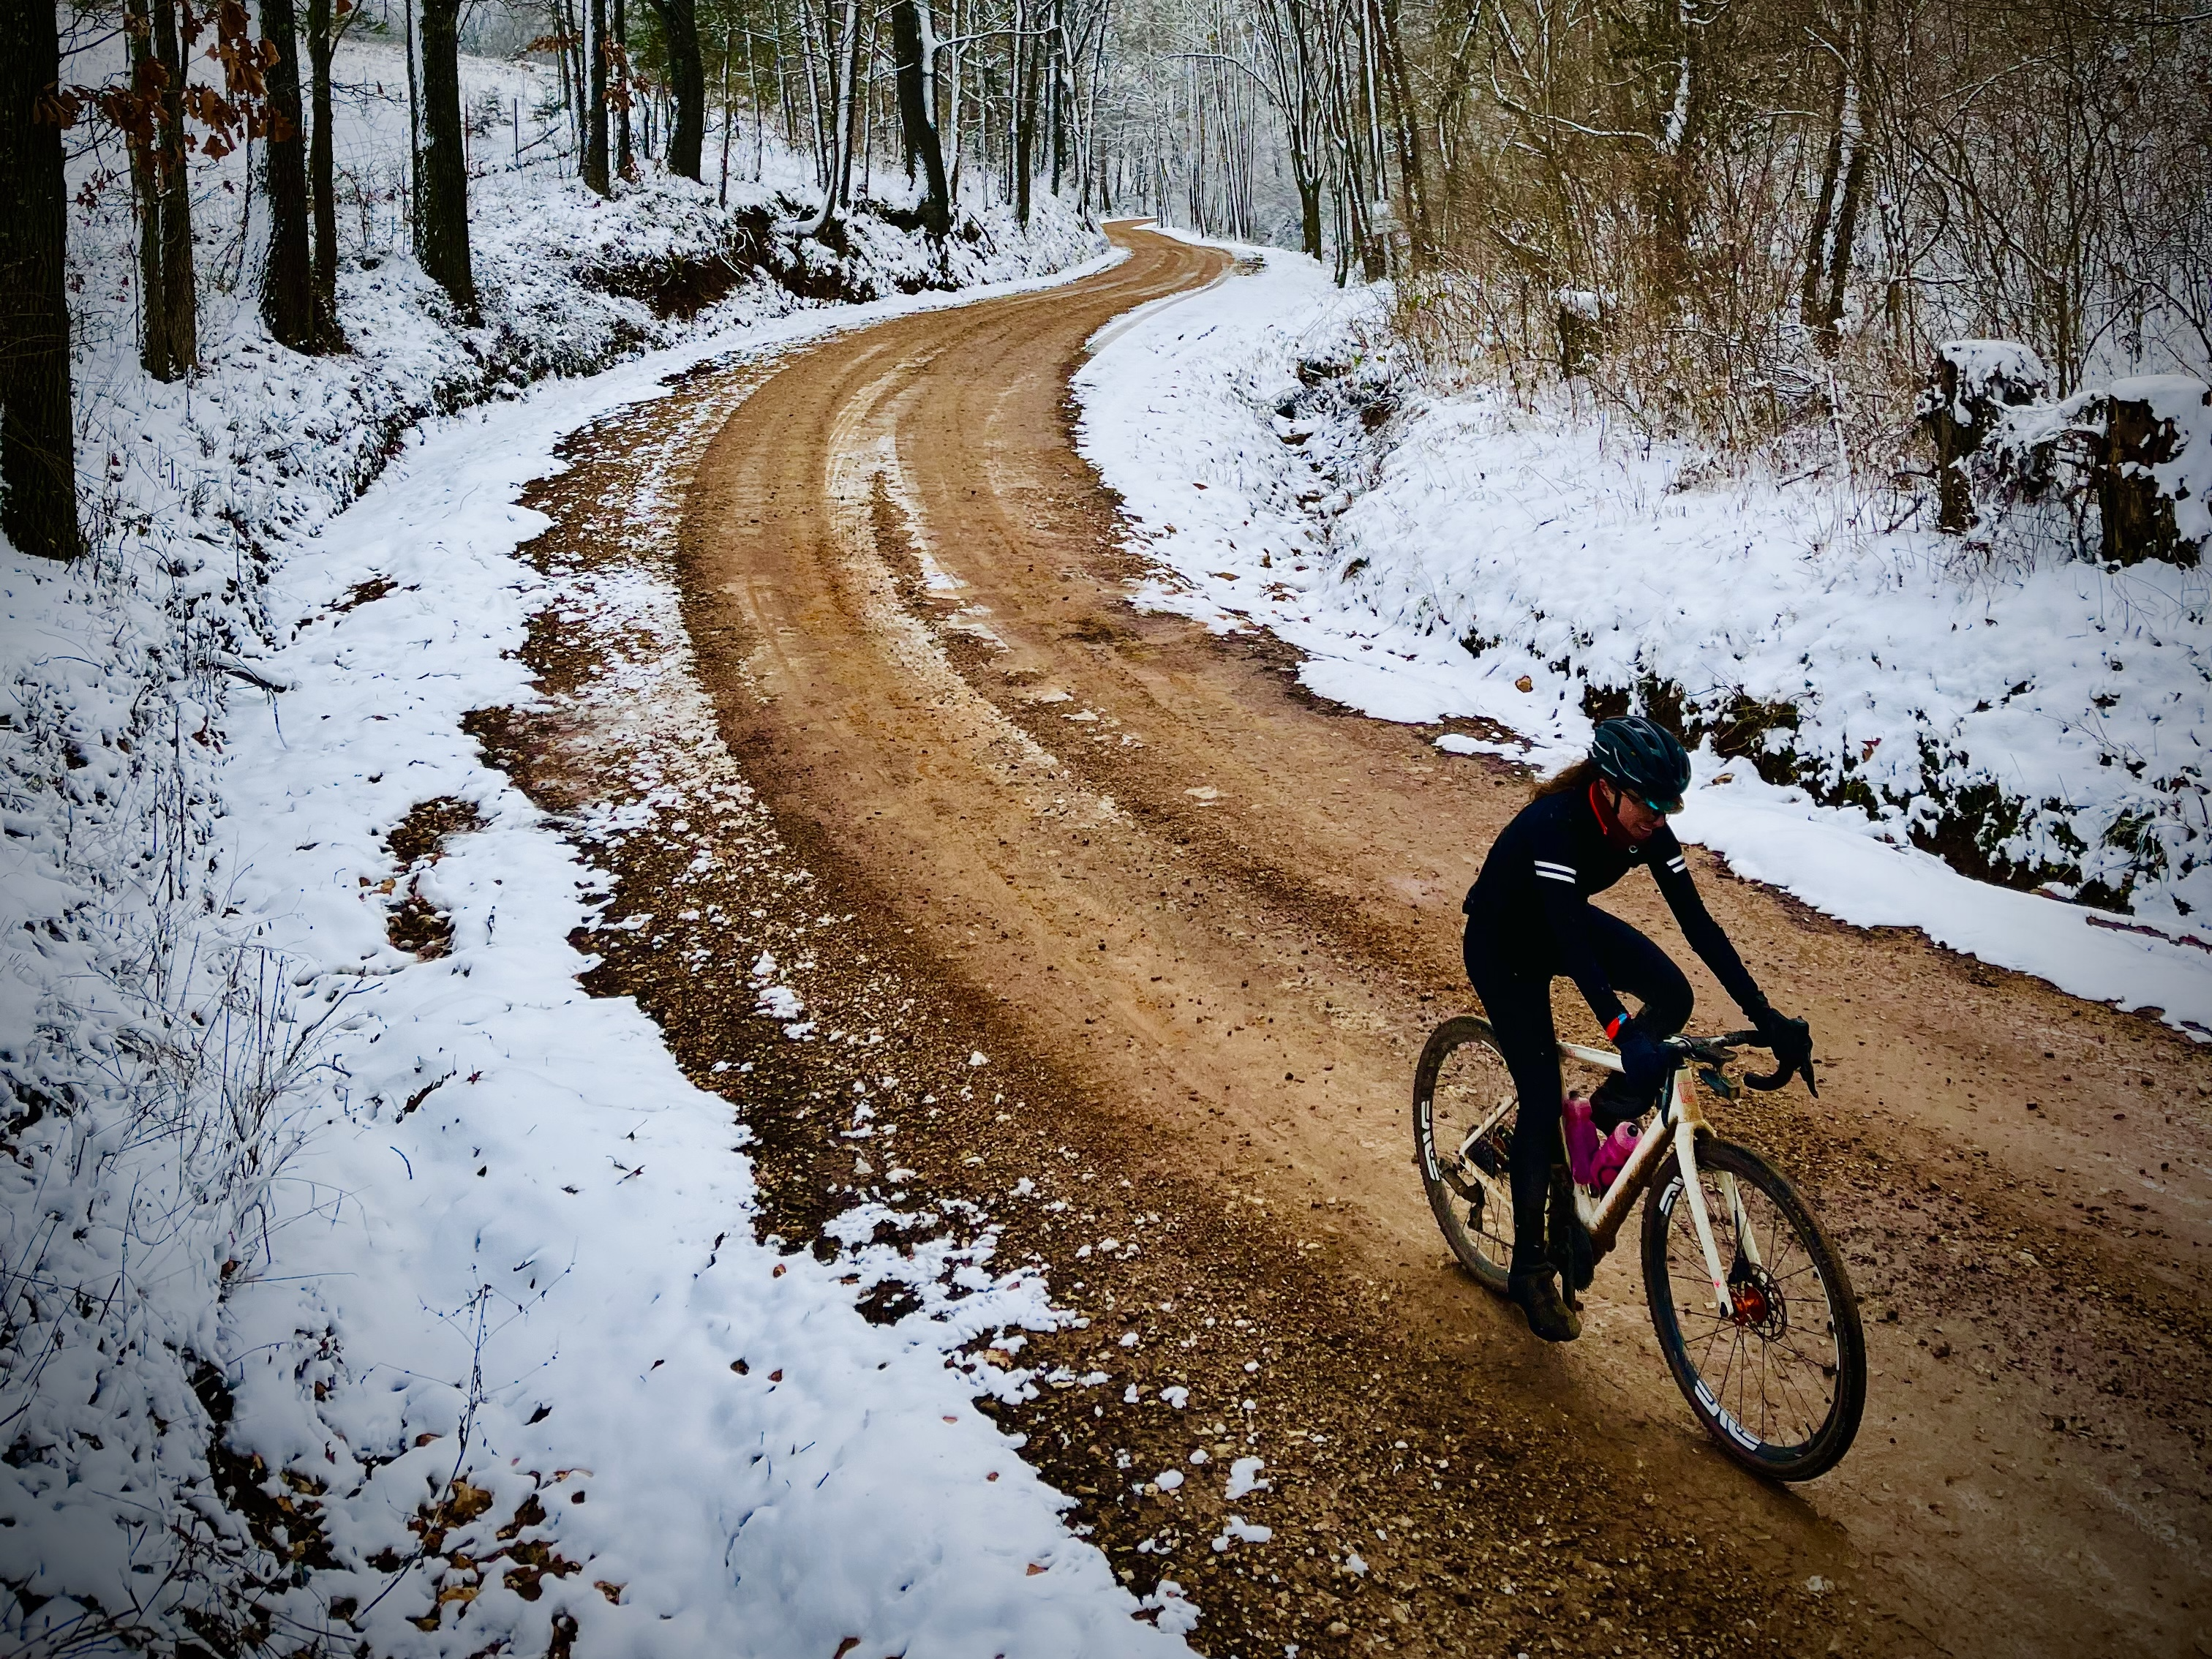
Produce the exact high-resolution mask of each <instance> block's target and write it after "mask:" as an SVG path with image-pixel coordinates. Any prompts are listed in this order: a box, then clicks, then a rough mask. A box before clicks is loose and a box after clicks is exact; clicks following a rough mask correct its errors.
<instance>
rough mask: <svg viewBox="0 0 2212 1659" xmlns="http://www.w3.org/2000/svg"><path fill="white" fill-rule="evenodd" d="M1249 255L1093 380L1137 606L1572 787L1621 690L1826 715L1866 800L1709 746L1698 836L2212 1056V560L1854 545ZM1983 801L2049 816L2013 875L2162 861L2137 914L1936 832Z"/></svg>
mask: <svg viewBox="0 0 2212 1659" xmlns="http://www.w3.org/2000/svg"><path fill="white" fill-rule="evenodd" d="M1241 251H1242V252H1248V253H1250V254H1252V255H1253V256H1254V258H1256V259H1258V260H1260V261H1262V262H1264V269H1262V270H1260V271H1259V272H1258V274H1255V275H1248V276H1238V277H1236V278H1233V279H1231V281H1229V282H1227V283H1224V284H1221V285H1219V286H1217V287H1215V288H1213V289H1209V290H1206V291H1205V292H1203V293H1200V294H1198V295H1191V296H1188V297H1185V298H1182V299H1179V300H1176V301H1170V302H1168V303H1166V304H1164V305H1162V306H1160V307H1157V308H1155V309H1154V310H1152V311H1151V312H1150V313H1146V314H1145V315H1143V316H1141V317H1139V318H1138V319H1134V320H1133V321H1128V320H1125V321H1123V322H1121V323H1118V324H1116V325H1114V326H1113V327H1112V328H1111V329H1109V330H1108V331H1104V332H1103V334H1102V336H1101V337H1100V339H1099V340H1098V341H1097V342H1096V343H1094V344H1095V356H1093V357H1092V358H1091V361H1090V362H1089V363H1088V364H1087V365H1086V366H1085V368H1084V369H1083V370H1082V371H1081V373H1080V374H1079V376H1078V378H1077V392H1078V396H1079V398H1080V400H1081V402H1082V404H1083V408H1084V411H1085V413H1084V416H1083V420H1082V423H1081V427H1080V438H1079V441H1080V443H1081V445H1082V447H1083V448H1084V451H1085V453H1086V454H1087V455H1088V456H1089V457H1090V458H1091V460H1092V461H1093V462H1094V463H1095V464H1096V465H1097V466H1098V468H1099V470H1100V471H1101V472H1102V473H1103V476H1104V477H1105V479H1106V481H1107V482H1108V483H1109V484H1111V485H1112V486H1113V487H1114V488H1115V489H1117V490H1119V491H1120V492H1121V495H1122V496H1123V497H1124V499H1125V500H1126V501H1127V511H1128V513H1129V515H1130V517H1131V519H1132V520H1133V524H1134V526H1135V527H1136V528H1135V539H1136V541H1137V542H1138V544H1139V545H1140V546H1141V547H1142V549H1143V550H1145V551H1146V552H1147V553H1149V554H1150V556H1152V557H1153V558H1154V559H1156V560H1157V561H1158V562H1159V563H1160V564H1161V566H1162V567H1163V574H1161V576H1160V577H1159V578H1158V580H1154V581H1152V583H1151V584H1149V586H1147V587H1146V589H1145V590H1144V592H1142V593H1141V594H1140V595H1139V603H1141V604H1144V605H1149V606H1152V607H1156V608H1158V609H1162V610H1167V611H1177V612H1181V613H1182V614H1186V615H1188V616H1191V617H1195V618H1197V619H1199V620H1200V621H1202V622H1203V623H1206V625H1207V626H1209V627H1211V628H1214V629H1222V630H1229V629H1245V628H1261V629H1267V630H1270V631H1272V632H1273V633H1274V634H1276V635H1279V636H1280V637H1281V638H1283V639H1284V640H1285V641H1288V642H1289V643H1291V644H1292V645H1293V646H1295V647H1297V648H1298V650H1299V651H1300V652H1301V653H1304V657H1305V659H1306V660H1305V662H1304V665H1303V667H1302V668H1301V670H1300V676H1301V678H1302V679H1303V680H1304V683H1305V684H1307V685H1309V686H1310V687H1311V688H1312V689H1313V690H1315V691H1316V692H1319V693H1321V694H1322V695H1323V696H1328V697H1331V698H1334V699H1335V700H1337V701H1339V702H1344V703H1346V704H1348V705H1350V706H1352V707H1353V708H1359V709H1363V710H1364V711H1366V712H1367V713H1369V714H1374V715H1376V716H1379V717H1381V718H1383V719H1388V720H1402V721H1406V722H1408V723H1412V724H1431V723H1443V722H1446V721H1449V720H1455V719H1456V720H1458V721H1459V723H1461V724H1462V725H1472V726H1477V727H1478V730H1479V731H1480V732H1484V733H1486V735H1470V734H1468V732H1460V731H1445V732H1440V733H1439V734H1438V736H1437V745H1438V747H1439V748H1441V749H1443V750H1446V751H1447V752H1453V753H1462V754H1464V753H1472V752H1477V751H1480V750H1491V751H1492V752H1503V753H1507V754H1510V755H1513V756H1516V757H1525V758H1526V759H1528V761H1529V762H1530V763H1532V764H1535V765H1538V766H1540V767H1553V766H1556V765H1559V764H1562V763H1565V762H1566V761H1568V760H1570V759H1571V758H1574V757H1577V756H1579V755H1580V754H1581V753H1582V752H1583V748H1584V746H1585V745H1586V744H1587V741H1588V738H1589V732H1590V729H1591V725H1592V722H1591V720H1590V719H1589V715H1588V714H1586V713H1585V710H1584V702H1583V698H1584V694H1585V692H1586V691H1587V690H1589V689H1590V688H1593V687H1595V688H1599V689H1601V690H1613V691H1615V692H1619V693H1628V692H1631V691H1636V692H1638V693H1641V692H1642V691H1644V690H1645V689H1647V688H1649V687H1650V686H1653V685H1671V686H1673V687H1676V688H1680V690H1681V692H1682V695H1683V701H1684V704H1685V707H1686V708H1687V710H1688V711H1689V712H1691V713H1692V714H1702V715H1703V716H1704V717H1705V719H1706V720H1708V721H1709V722H1713V721H1716V720H1717V718H1718V717H1719V716H1721V715H1723V714H1726V713H1727V712H1728V711H1729V710H1730V709H1731V708H1743V707H1745V706H1747V705H1765V706H1767V707H1769V708H1772V707H1777V706H1779V705H1784V704H1787V705H1790V707H1792V708H1794V709H1795V710H1796V717H1795V718H1796V725H1795V726H1794V729H1786V730H1782V731H1778V732H1774V733H1772V734H1771V735H1770V737H1769V738H1768V739H1767V741H1768V743H1769V744H1772V745H1774V746H1776V748H1777V749H1779V748H1780V746H1781V745H1783V744H1786V745H1787V747H1788V750H1789V751H1790V752H1789V756H1788V759H1789V762H1790V765H1791V766H1792V767H1794V768H1797V769H1799V770H1798V771H1797V772H1796V775H1797V776H1799V777H1801V778H1802V777H1806V776H1808V774H1810V775H1814V778H1815V781H1818V782H1820V783H1821V784H1822V785H1824V786H1825V789H1826V794H1827V795H1828V797H1829V798H1830V799H1833V798H1834V797H1835V795H1836V794H1837V793H1839V792H1841V791H1848V793H1847V795H1846V799H1847V800H1848V801H1855V802H1857V803H1859V804H1857V805H1853V804H1845V805H1823V804H1821V803H1820V800H1817V799H1815V798H1814V796H1813V795H1812V794H1810V793H1808V791H1807V790H1806V789H1804V788H1802V787H1777V786H1776V785H1775V784H1772V783H1770V782H1767V781H1763V780H1762V778H1761V776H1760V775H1759V771H1758V770H1757V769H1755V768H1754V765H1753V763H1752V762H1751V761H1750V760H1749V759H1748V758H1737V759H1734V760H1730V759H1725V758H1723V757H1721V756H1719V755H1717V754H1716V753H1715V752H1714V750H1713V749H1712V748H1711V745H1710V744H1706V745H1705V746H1704V747H1702V748H1701V749H1700V751H1699V755H1698V757H1697V786H1696V787H1695V788H1694V789H1693V791H1692V796H1691V800H1690V805H1689V806H1688V808H1687V810H1686V811H1685V812H1684V813H1683V815H1682V817H1681V818H1680V829H1681V831H1682V833H1683V835H1684V836H1685V838H1686V839H1690V840H1695V841H1699V842H1703V843H1705V845H1707V846H1709V847H1711V848H1713V849H1714V850H1715V851H1717V852H1720V853H1722V854H1725V855H1726V856H1727V857H1728V859H1729V862H1730V864H1731V865H1732V866H1733V867H1734V868H1735V869H1736V870H1737V871H1738V872H1741V873H1742V874H1744V875H1747V876H1750V877H1753V878H1758V879H1760V880H1765V881H1769V882H1772V883H1774V884H1777V885H1778V886H1781V887H1784V888H1785V889H1787V890H1790V891H1791V892H1794V893H1796V894H1797V895H1798V896H1801V897H1802V898H1804V899H1805V900H1807V901H1808V902H1811V903H1813V904H1814V905H1816V906H1818V907H1819V908H1821V909H1823V910H1826V911H1827V912H1828V913H1829V914H1831V915H1835V916H1837V917H1838V918H1841V919H1842V920H1844V921H1851V922H1855V923H1858V924H1861V925H1864V926H1874V925H1880V924H1889V925H1901V926H1911V927H1921V928H1923V929H1925V930H1926V931H1927V932H1928V933H1929V935H1930V936H1931V937H1932V938H1934V939H1937V940H1939V941H1940V942H1942V943H1943V944H1945V945H1950V946H1952V947H1954V948H1955V949H1958V950H1960V951H1968V952H1971V953H1972V954H1974V955H1976V956H1978V957H1982V958H1984V960H1987V961H1990V962H1992V963H1998V964H2001V965H2002V966H2005V967H2008V968H2015V969H2021V970H2023V971H2026V972H2028V973H2033V974H2036V975H2041V976H2042V977H2044V978H2045V979H2048V980H2050V981H2052V982H2053V983H2055V984H2057V985H2059V986H2061V987H2063V988H2065V989H2067V990H2069V991H2072V992H2075V993H2076V994H2081V995H2083V996H2087V997H2093V998H2097V999H2099V1000H2107V1001H2112V1002H2116V1003H2118V1004H2119V1005H2120V1006H2124V1007H2157V1008H2159V1009H2161V1010H2163V1011H2164V1012H2165V1015H2166V1018H2167V1019H2169V1020H2170V1021H2172V1022H2174V1023H2176V1024H2181V1025H2184V1026H2185V1027H2186V1028H2187V1029H2189V1030H2192V1031H2195V1032H2196V1033H2197V1034H2198V1035H2199V1036H2212V930H2208V928H2207V927H2206V925H2205V924H2206V922H2207V921H2208V918H2212V865H2208V864H2207V863H2206V862H2205V861H2204V860H2205V856H2206V854H2207V851H2208V849H2209V848H2212V839H2208V836H2207V826H2206V821H2205V816H2204V814H2205V800H2206V796H2205V793H2204V779H2203V768H2204V762H2203V753H2204V750H2203V744H2205V743H2206V742H2208V741H2212V721H2208V712H2212V711H2209V710H2208V686H2212V629H2208V626H2207V615H2208V611H2212V581H2208V579H2207V578H2206V577H2205V575H2204V574H2203V572H2201V571H2197V570H2193V569H2191V570H2181V569H2177V568H2173V567H2171V566H2166V565H2159V564H2145V565H2141V566H2137V567H2136V568H2132V569H2130V570H2126V571H2106V570H2102V569H2100V568H2096V567H2094V566H2093V565H2089V564H2086V563H2081V562H2072V561H2068V560H2064V559H2062V558H2057V557H2053V558H2051V560H2049V561H2048V562H2044V563H2043V564H2041V566H2040V567H2039V568H2031V569H2027V570H2024V571H2022V570H2014V571H2009V572H2002V571H1995V570H1983V571H1979V572H1978V573H1975V574H1972V575H1968V574H1962V573H1961V570H1960V565H1959V562H1958V558H1957V556H1956V550H1955V547H1954V546H1953V545H1951V544H1946V543H1944V542H1942V540H1941V539H1940V538H1937V537H1936V536H1934V535H1933V534H1929V533H1891V534H1881V533H1875V532H1862V531H1858V530H1855V529H1853V528H1851V527H1850V524H1849V515H1850V505H1849V504H1848V503H1844V504H1839V503H1838V499H1837V497H1836V495H1835V493H1834V490H1833V489H1832V486H1830V485H1828V484H1826V483H1822V482H1820V481H1804V482H1801V483H1796V484H1777V483H1759V482H1745V481H1742V480H1741V479H1735V478H1728V477H1721V478H1714V479H1711V480H1710V481H1707V482H1700V481H1699V461H1700V459H1702V458H1701V457H1700V456H1699V455H1698V454H1697V453H1695V452H1694V451H1692V450H1690V449H1687V448H1686V447H1674V448H1668V447H1662V446H1657V445H1652V444H1649V443H1647V442H1645V441H1643V440H1642V439H1640V438H1638V437H1636V436H1634V435H1629V434H1625V433H1621V432H1618V431H1613V430H1609V429H1608V428H1607V426H1606V424H1605V423H1604V422H1603V421H1602V420H1601V418H1599V417H1598V416H1595V415H1593V414H1591V413H1589V411H1588V410H1584V411H1583V412H1581V413H1580V414H1579V415H1577V413H1576V412H1575V411H1573V410H1568V409H1565V408H1561V407H1552V408H1540V409H1539V410H1536V411H1535V412H1533V413H1532V412H1529V411H1528V410H1526V409H1524V408H1522V407H1521V406H1520V405H1518V404H1516V403H1514V402H1513V401H1511V400H1509V399H1506V398H1501V397H1499V396H1497V395H1495V394H1491V393H1486V392H1471V393H1467V394H1462V395H1457V396H1453V397H1449V398H1440V397H1424V396H1421V395H1419V393H1418V392H1416V391H1414V390H1413V388H1412V387H1411V386H1409V385H1408V384H1407V380H1406V379H1405V377H1403V376H1401V375H1399V374H1395V373H1394V372H1393V371H1392V370H1391V368H1389V364H1388V362H1387V361H1383V360H1382V359H1381V358H1380V357H1379V356H1376V355H1373V354H1372V353H1371V351H1370V348H1369V346H1368V344H1367V343H1369V342H1371V341H1374V340H1376V338H1378V337H1380V335H1381V330H1380V328H1379V326H1378V319H1379V316H1380V312H1381V307H1382V304H1383V296H1382V295H1379V294H1378V293H1376V292H1375V291H1373V290H1369V291H1365V292H1359V291H1354V292H1352V293H1346V292H1345V291H1342V290H1340V289H1336V288H1334V286H1333V285H1331V284H1330V283H1329V282H1328V278H1327V276H1326V275H1325V274H1324V273H1323V272H1322V270H1320V269H1319V268H1318V267H1316V265H1315V264H1313V263H1312V262H1310V261H1309V260H1305V259H1303V258H1298V257H1297V256H1295V255H1290V254H1285V253H1282V252H1276V251H1272V250H1241ZM1302 363H1303V364H1305V365H1307V369H1306V375H1305V380H1304V383H1302V382H1301V380H1300V378H1299V368H1300V365H1301V364H1302ZM1363 416H1367V417H1368V419H1371V420H1375V421H1376V422H1377V424H1376V428H1375V429H1373V430H1370V429H1369V427H1368V420H1364V419H1363ZM1855 783H1856V784H1857V785H1862V786H1863V787H1862V788H1852V787H1850V786H1851V785H1853V784H1855ZM1977 787H1980V788H1981V789H1983V790H1984V791H1985V792H1986V793H1987V794H1988V795H1989V796H1992V797H1998V798H2001V799H2002V800H2006V801H2010V802H2015V803H2019V804H2021V820H2020V823H2019V825H2018V827H2017V829H2015V832H2014V833H2013V834H2012V835H2011V836H2008V837H2007V838H2006V839H2005V842H2004V844H2003V845H2002V848H2000V849H1999V850H2001V851H2002V854H2003V855H2004V856H2005V857H2006V858H2008V860H2011V861H2013V862H2015V863H2019V864H2027V865H2045V866H2064V867H2066V868H2068V869H2069V870H2072V871H2076V872H2079V874H2078V876H2077V878H2076V879H2077V880H2078V881H2079V882H2081V883H2087V882H2088V881H2092V880H2098V879H2102V880H2104V881H2105V882H2106V884H2108V885H2109V886H2111V887H2114V888H2117V887H2118V886H2119V885H2120V882H2121V878H2122V876H2124V875H2125V874H2128V873H2130V872H2132V873H2133V874H2134V876H2135V878H2136V884H2135V887H2134V890H2133V891H2132V893H2131V895H2130V899H2131V902H2132V907H2133V910H2134V914H2135V916H2136V918H2138V920H2123V919H2122V918H2120V917H2118V916H2113V915H2105V914H2100V913H2098V912H2095V911H2093V910H2090V909H2087V908H2082V907H2080V906H2076V905H2073V904H2069V903H2065V902H2060V901H2059V900H2057V899H2055V898H2051V897H2045V896H2038V895H2034V894H2030V893H2025V892H2019V891H2014V890H2007V889H2004V888H2002V887H1998V886H1995V885H1992V884H1986V883H1983V882H1978V881H1973V880H1969V879H1968V878H1966V877H1964V876H1962V875H1960V874H1959V873H1957V872H1955V871H1954V870H1953V869H1952V868H1951V867H1949V866H1947V865H1946V864H1945V863H1943V862H1942V860H1939V859H1937V858H1936V857H1935V856H1933V855H1931V854H1929V853H1927V852H1924V851H1921V850H1919V849H1918V848H1916V847H1914V846H1913V845H1912V844H1911V840H1910V835H1911V830H1912V829H1913V828H1914V827H1915V825H1916V824H1922V825H1932V824H1933V823H1936V822H1937V821H1938V820H1939V818H1940V817H1941V815H1942V812H1943V811H1946V810H1948V809H1949V808H1951V807H1953V806H1955V804H1956V802H1957V801H1958V800H1959V799H1960V795H1961V793H1962V792H1970V791H1972V790H1974V789H1976V788H1977ZM1969 798H1970V799H1971V798H1972V797H1971V796H1970V797H1969Z"/></svg>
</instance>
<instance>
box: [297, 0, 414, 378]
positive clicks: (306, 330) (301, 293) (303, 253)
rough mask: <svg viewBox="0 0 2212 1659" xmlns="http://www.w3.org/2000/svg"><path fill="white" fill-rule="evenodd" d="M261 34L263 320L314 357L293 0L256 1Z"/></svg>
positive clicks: (311, 276) (303, 136)
mask: <svg viewBox="0 0 2212 1659" xmlns="http://www.w3.org/2000/svg"><path fill="white" fill-rule="evenodd" d="M425 21H426V22H427V19H426V20H425ZM261 33H262V38H263V39H264V40H267V41H268V42H269V45H270V47H271V48H272V49H273V50H272V51H271V52H270V62H269V68H268V70H267V76H266V82H265V84H266V86H267V88H268V110H269V113H268V131H266V132H265V133H264V142H263V144H262V149H261V155H262V162H261V168H262V189H263V194H264V195H265V196H266V197H268V200H269V250H268V253H267V255H266V256H265V258H264V264H263V265H262V269H261V318H262V320H263V321H264V322H265V323H267V324H268V325H269V331H270V334H272V335H274V336H275V337H276V342H277V343H278V344H280V345H285V346H289V347H290V348H291V349H293V350H295V351H313V350H315V349H317V347H318V344H319V338H318V331H317V330H316V327H315V291H314V271H313V265H312V263H311V261H310V257H309V254H308V241H307V156H306V154H305V151H306V149H307V144H306V142H305V139H306V132H305V123H304V119H303V117H302V112H301V108H300V33H299V28H298V25H297V21H296V20H295V18H294V16H293V15H292V0H261Z"/></svg>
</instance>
